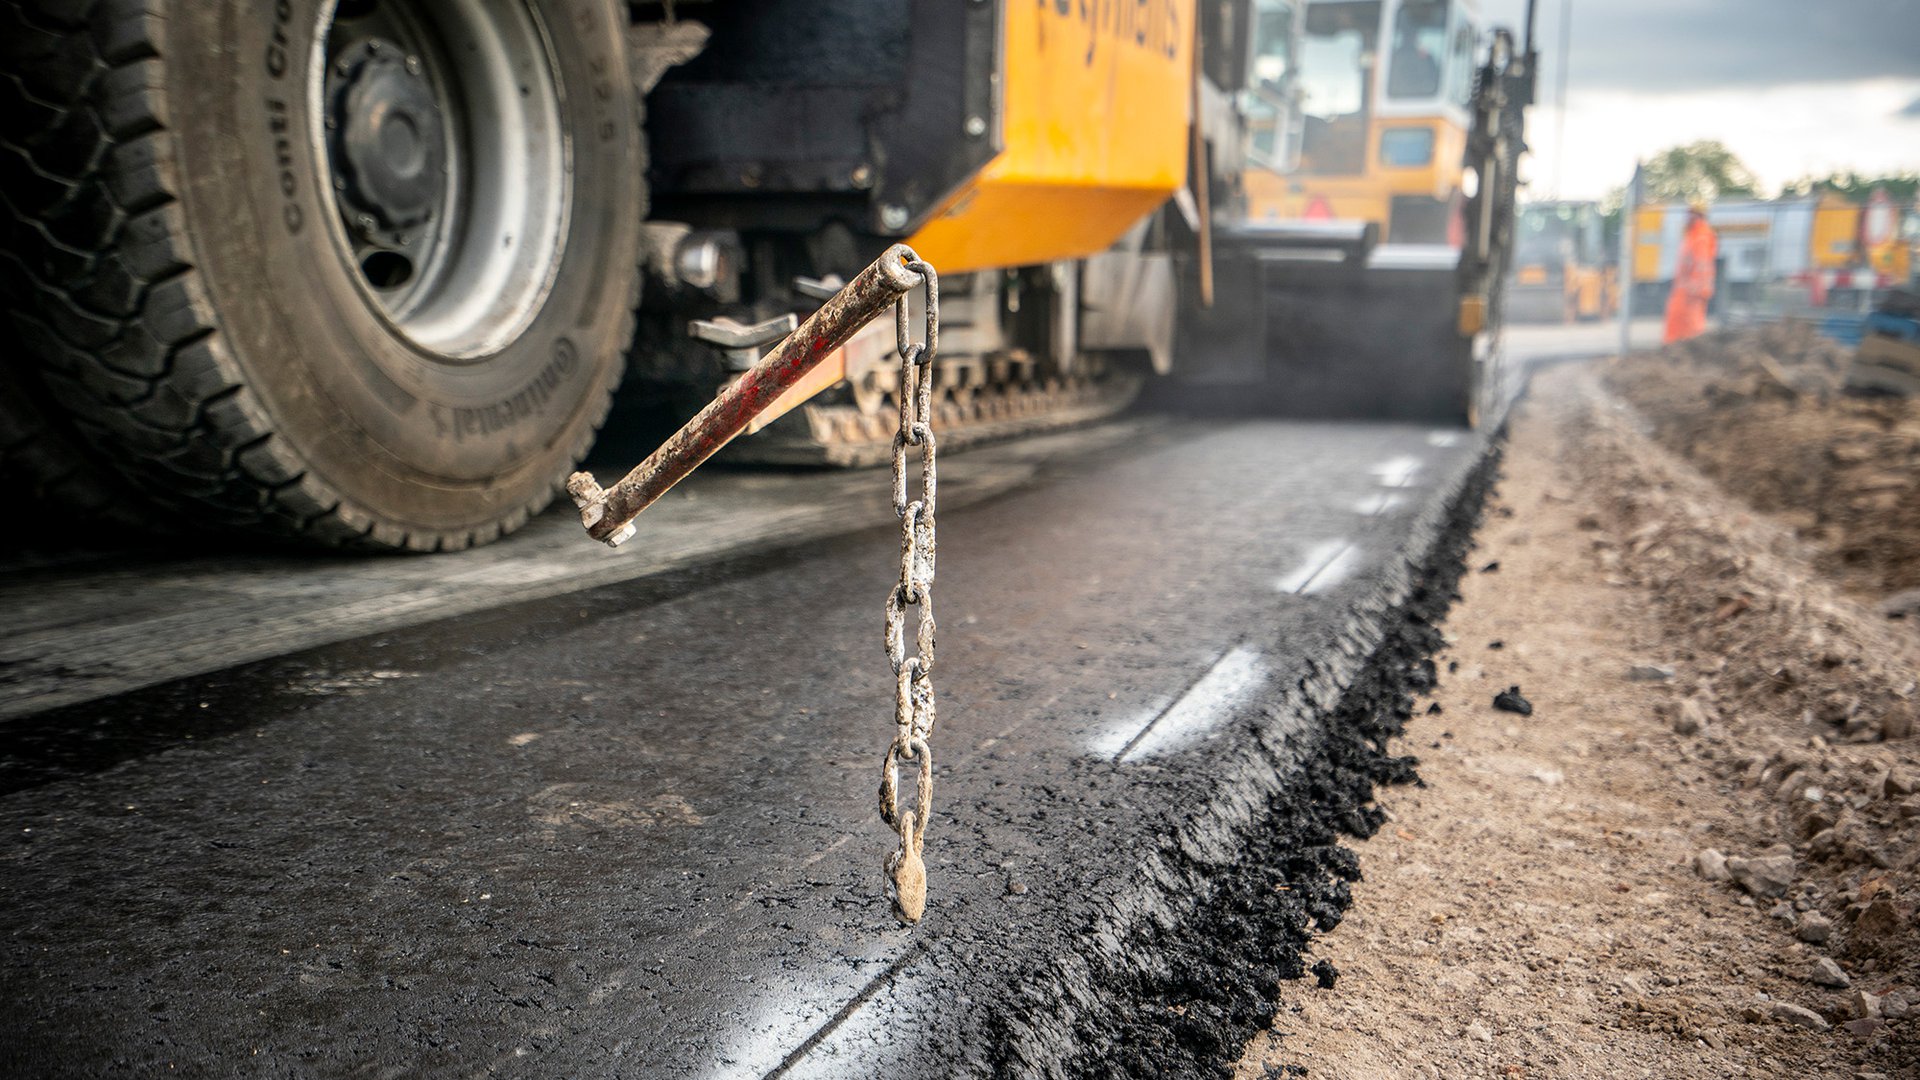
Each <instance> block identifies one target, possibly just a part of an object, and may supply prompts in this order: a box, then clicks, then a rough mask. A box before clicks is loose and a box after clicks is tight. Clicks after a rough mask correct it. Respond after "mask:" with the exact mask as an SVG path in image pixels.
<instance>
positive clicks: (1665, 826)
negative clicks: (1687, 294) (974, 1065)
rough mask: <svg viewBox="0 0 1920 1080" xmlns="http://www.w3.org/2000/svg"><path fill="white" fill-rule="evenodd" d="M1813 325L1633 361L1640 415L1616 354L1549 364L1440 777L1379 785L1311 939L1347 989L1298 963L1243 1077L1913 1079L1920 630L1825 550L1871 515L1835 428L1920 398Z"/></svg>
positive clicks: (1455, 671)
mask: <svg viewBox="0 0 1920 1080" xmlns="http://www.w3.org/2000/svg"><path fill="white" fill-rule="evenodd" d="M1793 340H1794V338H1793V337H1792V336H1791V332H1788V333H1780V332H1775V333H1773V334H1769V335H1748V336H1742V337H1733V338H1720V339H1715V340H1714V341H1708V342H1703V343H1700V344H1698V345H1694V346H1689V347H1687V348H1685V349H1682V350H1677V351H1675V352H1672V353H1667V354H1656V355H1652V356H1646V357H1636V358H1634V359H1632V360H1629V361H1627V362H1625V363H1622V364H1617V365H1612V366H1611V367H1609V368H1608V369H1607V372H1606V373H1607V374H1608V376H1609V381H1611V382H1614V383H1615V384H1616V385H1618V386H1621V387H1623V388H1624V389H1623V390H1622V391H1621V392H1622V393H1624V392H1628V391H1631V393H1632V394H1633V396H1634V397H1635V400H1636V401H1637V402H1639V403H1640V408H1639V409H1638V410H1637V412H1638V415H1636V410H1635V409H1633V408H1628V407H1626V406H1625V405H1624V404H1623V402H1622V401H1621V399H1620V398H1619V397H1618V396H1615V395H1614V394H1612V393H1609V392H1608V391H1607V390H1605V389H1603V388H1602V386H1601V382H1600V380H1599V379H1598V378H1597V377H1596V375H1595V373H1594V372H1592V371H1590V370H1587V369H1573V368H1562V369H1557V370H1554V371H1551V372H1549V373H1546V374H1545V375H1543V376H1542V377H1540V378H1539V379H1537V380H1536V384H1535V386H1534V389H1533V391H1532V393H1531V395H1530V400H1529V401H1527V402H1526V403H1525V404H1524V405H1523V407H1522V408H1521V409H1520V411H1519V414H1518V419H1517V421H1516V425H1515V434H1514V439H1513V445H1512V447H1511V450H1510V452H1509V455H1508V459H1507V460H1508V475H1507V477H1506V478H1505V479H1504V480H1503V481H1502V483H1501V485H1500V488H1499V490H1498V492H1497V494H1496V497H1495V501H1494V503H1493V507H1492V511H1491V515H1490V518H1489V522H1488V525H1487V526H1486V527H1485V528H1484V529H1483V530H1482V532H1481V534H1480V537H1479V540H1480V543H1481V545H1482V546H1481V549H1480V551H1479V552H1478V553H1477V554H1476V555H1475V557H1474V564H1475V567H1476V570H1475V572H1473V573H1471V574H1469V575H1468V576H1467V578H1466V579H1465V580H1464V581H1463V585H1462V594H1463V599H1462V602H1461V603H1460V604H1459V605H1458V606H1457V607H1456V609H1455V610H1454V611H1453V613H1452V614H1451V615H1450V616H1449V619H1448V621H1447V623H1446V625H1445V627H1444V630H1445V633H1446V635H1447V637H1448V639H1449V642H1450V644H1449V646H1448V647H1447V648H1446V649H1445V650H1443V651H1442V652H1441V653H1440V654H1439V655H1438V657H1437V658H1436V659H1437V660H1438V661H1439V664H1440V684H1439V686H1438V688H1437V689H1436V690H1435V691H1434V692H1433V693H1432V694H1431V695H1430V696H1429V699H1428V700H1423V701H1422V702H1420V703H1418V704H1419V705H1420V706H1421V707H1420V708H1417V709H1416V714H1415V715H1416V719H1415V721H1414V722H1413V723H1412V724H1410V725H1409V726H1408V729H1407V736H1408V737H1409V738H1410V739H1413V740H1416V741H1415V742H1414V743H1413V744H1412V746H1410V747H1409V749H1416V751H1417V752H1418V753H1419V754H1420V757H1421V760H1420V762H1419V770H1420V774H1421V776H1422V778H1423V779H1424V780H1425V782H1426V785H1427V786H1424V787H1421V788H1398V789H1382V790H1380V791H1379V792H1378V793H1377V798H1379V799H1380V804H1381V809H1382V810H1384V811H1386V813H1387V814H1388V817H1387V824H1386V827H1385V828H1383V829H1382V830H1381V832H1380V834H1379V835H1378V836H1377V837H1375V838H1374V839H1372V840H1369V841H1367V842H1365V843H1363V844H1361V845H1359V854H1360V867H1361V870H1362V871H1363V872H1364V874H1365V876H1364V878H1362V879H1361V880H1360V881H1358V882H1355V883H1354V884H1353V885H1352V893H1353V898H1354V906H1353V908H1352V909H1351V910H1350V911H1349V912H1348V913H1347V918H1346V921H1345V922H1344V923H1343V925H1342V927H1341V929H1340V930H1338V931H1336V932H1334V933H1332V934H1328V935H1326V936H1325V937H1324V938H1321V939H1318V940H1316V941H1315V943H1314V948H1315V951H1316V953H1318V954H1319V955H1320V956H1321V957H1322V958H1324V959H1326V960H1329V961H1331V962H1332V963H1333V964H1334V965H1335V966H1337V967H1338V969H1339V971H1340V972H1341V973H1342V975H1341V978H1340V980H1339V983H1338V985H1337V986H1336V987H1333V988H1330V989H1320V988H1317V987H1312V986H1309V985H1307V984H1306V982H1305V981H1304V980H1303V981H1301V982H1297V983H1288V984H1285V985H1283V986H1282V988H1281V991H1280V1006H1281V1008H1280V1011H1279V1013H1278V1015H1277V1016H1276V1019H1275V1023H1274V1025H1273V1027H1272V1028H1271V1029H1270V1032H1269V1034H1268V1035H1266V1036H1263V1037H1261V1038H1258V1039H1255V1040H1254V1041H1253V1043H1252V1044H1251V1045H1250V1046H1249V1047H1248V1052H1247V1053H1246V1055H1245V1056H1244V1057H1243V1059H1242V1061H1241V1063H1240V1067H1239V1071H1238V1077H1239V1078H1240V1080H1268V1078H1277V1077H1282V1076H1295V1075H1300V1074H1302V1073H1303V1072H1304V1074H1305V1075H1307V1076H1309V1077H1322V1078H1327V1080H1362V1078H1365V1080H1371V1078H1373V1077H1377V1076H1407V1077H1434V1078H1436V1080H1437V1078H1439V1077H1452V1076H1492V1077H1523V1078H1544V1077H1554V1078H1565V1080H1602V1078H1608V1080H1611V1078H1616V1077H1622V1076H1631V1077H1649V1078H1651V1077H1661V1078H1670V1080H1718V1078H1722V1077H1737V1076H1744V1077H1769V1078H1771V1077H1801V1076H1809V1077H1810V1076H1820V1077H1827V1076H1833V1077H1852V1078H1855V1080H1920V910H1917V908H1920V739H1917V738H1914V737H1912V734H1913V731H1914V728H1915V726H1916V722H1917V721H1920V714H1917V713H1916V711H1915V709H1916V698H1920V688H1917V687H1916V679H1917V678H1920V656H1916V654H1917V653H1920V639H1916V638H1915V636H1914V635H1913V634H1912V633H1911V632H1910V631H1909V630H1908V628H1907V627H1906V626H1905V625H1903V624H1901V623H1898V622H1892V621H1890V620H1888V619H1887V618H1886V617H1885V616H1884V615H1883V614H1881V613H1879V612H1877V611H1875V610H1874V609H1873V608H1872V607H1870V606H1867V605H1863V604H1861V603H1859V602H1858V600H1857V599H1856V598H1855V597H1852V596H1849V595H1847V593H1846V592H1845V591H1843V590H1842V589H1841V588H1839V587H1837V586H1836V584H1835V581H1834V580H1833V579H1832V578H1831V577H1830V576H1829V574H1828V573H1827V572H1826V569H1825V568H1826V566H1827V565H1828V564H1833V565H1837V566H1843V567H1844V568H1845V569H1846V570H1847V571H1848V574H1849V578H1850V580H1851V581H1856V582H1857V581H1867V580H1871V579H1869V578H1868V577H1867V576H1866V575H1865V574H1864V573H1863V572H1862V570H1861V567H1860V564H1859V562H1858V561H1855V562H1853V563H1848V562H1846V561H1844V560H1842V559H1841V558H1840V556H1839V554H1838V552H1839V551H1840V550H1841V549H1840V548H1839V547H1838V546H1835V547H1828V546H1824V545H1822V544H1821V543H1820V541H1821V540H1822V539H1823V538H1828V537H1830V536H1832V537H1838V536H1846V537H1849V538H1851V540H1850V541H1849V542H1854V541H1857V538H1858V537H1859V536H1860V535H1861V534H1862V532H1863V531H1864V530H1865V529H1866V528H1867V527H1868V526H1869V525H1870V524H1872V523H1873V520H1874V515H1873V514H1871V513H1867V512H1865V511H1863V510H1862V509H1861V507H1860V506H1859V505H1858V504H1857V503H1856V502H1855V501H1854V499H1853V495H1858V494H1861V493H1862V492H1861V491H1860V488H1859V487H1858V486H1855V487H1853V488H1852V489H1851V491H1852V495H1849V494H1848V492H1847V491H1846V490H1844V489H1843V490H1841V491H1839V492H1837V493H1836V492H1835V491H1832V490H1828V489H1829V488H1836V487H1843V485H1848V484H1855V485H1857V483H1858V476H1857V474H1856V472H1855V471H1854V469H1853V467H1854V466H1860V465H1863V464H1865V461H1864V460H1856V461H1853V462H1850V463H1849V462H1846V461H1844V460H1838V459H1836V458H1835V457H1834V455H1832V454H1831V453H1830V452H1829V448H1833V447H1846V446H1853V445H1867V439H1866V437H1865V436H1864V435H1863V434H1862V432H1864V431H1867V430H1869V429H1870V430H1871V431H1872V432H1873V433H1876V435H1887V434H1891V433H1896V432H1897V431H1898V430H1899V429H1900V428H1901V426H1902V425H1903V424H1909V425H1910V424H1911V423H1912V420H1911V417H1910V416H1907V417H1906V418H1904V419H1896V420H1893V421H1891V422H1890V423H1887V424H1882V423H1880V422H1879V421H1871V422H1869V421H1868V420H1863V419H1862V418H1863V417H1866V418H1869V419H1870V418H1871V417H1873V416H1875V415H1895V414H1896V413H1897V411H1898V410H1899V409H1901V408H1904V406H1890V405H1888V404H1887V403H1884V402H1880V403H1873V402H1867V403H1861V402H1854V401H1849V400H1845V399H1843V398H1841V397H1840V396H1839V395H1838V394H1837V393H1833V392H1830V391H1829V392H1827V393H1826V394H1825V396H1824V397H1823V396H1822V391H1821V389H1820V387H1821V386H1822V385H1825V386H1827V387H1829V388H1831V387H1833V386H1836V385H1837V383H1838V377H1837V372H1838V365H1837V360H1838V359H1839V358H1838V357H1836V356H1834V355H1832V354H1830V353H1829V354H1827V355H1826V356H1825V358H1822V355H1821V354H1822V351H1823V350H1824V349H1825V347H1824V346H1822V345H1820V344H1819V343H1817V342H1814V341H1812V340H1811V339H1809V338H1801V339H1799V340H1800V341H1801V343H1802V345H1803V346H1805V347H1804V348H1803V349H1802V350H1801V351H1800V352H1799V353H1795V352H1793V351H1792V349H1791V348H1790V346H1791V345H1792V342H1793ZM1823 371H1824V373H1825V374H1821V373H1822V372H1823ZM1816 375H1819V376H1820V378H1821V379H1824V380H1825V382H1824V383H1822V382H1819V381H1816V379H1815V376H1816ZM1766 383H1771V384H1774V385H1775V386H1776V387H1777V389H1771V390H1769V389H1765V388H1763V385H1762V384H1766ZM1710 387H1711V388H1712V389H1709V388H1710ZM1683 395H1690V396H1683ZM1881 410H1885V412H1882V411H1881ZM1642 416H1645V417H1647V418H1648V419H1649V421H1650V422H1649V423H1643V422H1642V419H1641V417H1642ZM1648 428H1652V429H1653V430H1654V431H1655V432H1657V433H1658V436H1659V437H1658V439H1657V440H1656V439H1650V438H1648ZM1871 445H1872V447H1873V448H1874V453H1875V454H1882V453H1883V452H1885V453H1886V454H1899V453H1905V454H1907V455H1911V454H1912V453H1913V440H1912V439H1911V438H1910V437H1909V438H1908V441H1907V442H1906V443H1905V444H1902V445H1901V446H1891V445H1890V444H1887V443H1884V442H1873V443H1872V444H1871ZM1676 451H1677V452H1676ZM1844 456H1845V455H1844V453H1843V454H1842V455H1841V457H1842V458H1844ZM1802 459H1806V460H1811V461H1813V462H1815V463H1816V466H1817V467H1818V468H1820V469H1822V470H1824V471H1823V472H1822V474H1821V475H1823V476H1825V477H1827V478H1828V479H1827V480H1825V481H1824V486H1823V482H1821V481H1819V480H1815V481H1808V479H1807V477H1806V476H1804V475H1802V474H1803V473H1804V472H1807V471H1809V469H1808V468H1802V467H1798V466H1796V465H1795V464H1794V462H1795V461H1797V460H1802ZM1885 460H1893V459H1892V458H1886V459H1885ZM1899 460H1903V461H1908V462H1910V461H1911V460H1912V457H1911V456H1909V457H1906V458H1903V459H1899ZM1878 464H1880V463H1876V467H1877V465H1878ZM1809 468H1810V467H1809ZM1887 468H1889V469H1890V468H1892V466H1887ZM1703 474H1713V475H1712V478H1710V477H1709V475H1703ZM1716 479H1717V480H1718V481H1719V482H1717V483H1716V482H1715V481H1716ZM1738 500H1746V501H1744V502H1743V501H1738ZM1756 505H1762V506H1768V507H1780V508H1782V509H1784V510H1788V511H1794V510H1798V509H1799V508H1800V507H1801V506H1803V505H1805V506H1820V507H1823V508H1825V510H1824V512H1825V513H1826V515H1827V521H1828V522H1829V523H1832V522H1833V521H1834V520H1835V519H1839V520H1841V521H1844V522H1847V523H1849V524H1850V525H1851V529H1850V530H1842V529H1840V528H1833V529H1832V531H1831V532H1830V533H1829V532H1821V531H1819V530H1816V529H1814V528H1812V527H1811V526H1809V525H1807V524H1805V523H1803V522H1796V523H1795V524H1796V525H1797V526H1798V527H1797V528H1796V527H1789V526H1787V525H1783V524H1782V521H1781V520H1780V519H1779V518H1776V517H1775V516H1773V515H1769V514H1761V513H1755V512H1753V510H1752V509H1751V507H1753V506H1756ZM1782 516H1783V517H1790V516H1791V514H1783V515H1782ZM1829 527H1831V526H1829ZM1874 527H1876V528H1877V527H1878V526H1877V525H1876V526H1874ZM1797 533H1798V534H1803V535H1796V534H1797ZM1879 535H1881V536H1884V537H1886V538H1887V541H1888V542H1887V543H1885V544H1882V545H1880V546H1877V547H1875V548H1873V550H1875V551H1881V552H1890V553H1893V554H1892V555H1891V556H1889V557H1886V558H1884V561H1883V562H1882V563H1880V564H1879V565H1881V566H1882V567H1883V568H1884V569H1885V570H1886V571H1892V570H1894V569H1896V568H1902V567H1904V568H1906V570H1907V571H1908V572H1911V569H1912V567H1913V566H1914V565H1915V556H1914V552H1913V551H1912V549H1911V547H1905V550H1904V551H1903V550H1902V549H1903V546H1904V545H1903V544H1902V543H1901V541H1904V542H1905V545H1911V544H1912V543H1914V542H1915V541H1914V538H1913V537H1898V536H1894V535H1892V531H1891V530H1885V529H1883V530H1881V531H1880V533H1879ZM1809 536H1810V537H1811V538H1812V539H1813V540H1814V541H1815V542H1813V543H1809V542H1808V539H1807V538H1808V537H1809ZM1876 587H1877V586H1876ZM1912 621H1916V620H1909V622H1912ZM1515 684H1518V686H1519V687H1520V689H1521V691H1522V693H1524V695H1525V696H1526V698H1527V699H1528V700H1529V701H1530V702H1531V704H1532V709H1531V711H1530V712H1528V713H1526V714H1525V715H1522V714H1520V713H1517V712H1513V711H1502V710H1501V708H1500V707H1499V705H1498V704H1497V703H1496V698H1497V697H1503V696H1505V695H1502V694H1501V693H1500V692H1501V691H1505V690H1507V688H1508V687H1510V686H1514V685H1515ZM1401 745H1403V744H1399V743H1396V744H1395V745H1394V746H1393V747H1392V749H1393V750H1398V749H1399V747H1400V746H1401Z"/></svg>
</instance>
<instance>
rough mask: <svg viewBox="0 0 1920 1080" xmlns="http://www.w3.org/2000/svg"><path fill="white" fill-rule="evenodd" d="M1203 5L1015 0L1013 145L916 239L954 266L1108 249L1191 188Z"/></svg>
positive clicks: (1007, 142)
mask: <svg viewBox="0 0 1920 1080" xmlns="http://www.w3.org/2000/svg"><path fill="white" fill-rule="evenodd" d="M1194 18H1195V13H1194V0H1141V2H1139V3H1125V4H1110V5H1078V4H1076V5H1071V6H1070V7H1069V8H1068V9H1067V10H1066V12H1065V13H1062V10H1061V8H1060V7H1059V6H1058V5H1055V4H1051V3H1042V4H1033V3H1016V4H1008V5H1007V7H1006V13H1005V19H1004V35H1005V36H1004V41H1003V43H1002V47H1003V50H1004V51H1003V60H1004V63H1003V66H1002V69H1001V70H1002V71H1003V73H1004V83H1003V86H1002V95H1003V98H1002V100H1003V102H1004V105H1003V113H1002V118H1001V137H1002V141H1003V143H1004V148H1003V149H1002V150H1001V151H1000V153H999V154H998V155H997V156H996V157H995V158H994V159H993V160H992V161H991V162H989V163H988V164H987V166H986V168H985V169H983V170H982V171H981V172H980V173H979V174H977V175H976V176H975V177H974V178H973V180H972V181H971V182H969V183H968V184H967V185H966V186H965V187H963V188H962V189H961V190H960V191H959V192H958V193H956V194H955V195H954V197H953V198H951V199H950V200H948V201H947V203H946V205H945V206H944V207H943V208H942V209H941V210H940V211H938V212H936V213H935V214H934V215H933V216H932V217H931V218H930V219H929V220H928V221H927V222H926V224H925V225H923V226H922V227H921V228H920V229H919V230H918V231H917V232H915V233H914V235H913V236H912V237H911V238H910V239H909V240H908V243H909V244H911V245H912V246H913V248H914V250H916V251H918V252H920V254H921V255H922V256H924V257H925V258H926V259H928V260H929V261H930V262H932V263H933V264H934V265H935V266H938V267H939V268H940V269H941V271H942V272H945V273H957V272H964V271H969V270H984V269H990V268H994V267H1003V266H1021V265H1031V264H1036V263H1046V262H1053V261H1056V260H1061V259H1076V258H1084V257H1086V256H1089V255H1093V254H1096V253H1098V252H1100V251H1104V250H1106V249H1107V248H1108V247H1110V246H1111V245H1112V244H1113V243H1114V241H1116V240H1118V239H1119V238H1120V237H1121V236H1122V235H1123V234H1124V233H1125V232H1126V231H1127V230H1128V229H1130V228H1132V227H1133V225H1134V224H1136V223H1137V222H1138V221H1139V220H1140V219H1141V218H1142V217H1143V216H1145V215H1146V214H1148V213H1150V212H1152V211H1153V210H1154V209H1156V208H1158V207H1159V206H1160V205H1161V204H1163V203H1165V202H1166V200H1167V199H1168V198H1169V197H1171V196H1172V195H1173V193H1174V192H1175V191H1176V190H1178V189H1179V188H1180V187H1181V186H1182V185H1184V184H1185V183H1186V176H1187V147H1188V142H1189V139H1188V130H1189V129H1188V115H1189V103H1190V99H1191V97H1192V84H1193V79H1194V48H1193V45H1194Z"/></svg>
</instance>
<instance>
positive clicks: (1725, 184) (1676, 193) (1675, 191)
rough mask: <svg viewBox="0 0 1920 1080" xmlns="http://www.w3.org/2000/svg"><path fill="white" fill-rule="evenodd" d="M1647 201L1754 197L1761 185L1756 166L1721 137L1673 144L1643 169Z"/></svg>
mask: <svg viewBox="0 0 1920 1080" xmlns="http://www.w3.org/2000/svg"><path fill="white" fill-rule="evenodd" d="M1641 181H1642V183H1643V184H1644V185H1645V189H1644V190H1643V191H1642V193H1641V196H1640V197H1641V200H1642V201H1643V202H1709V203H1710V202H1713V201H1714V200H1716V199H1740V198H1752V197H1753V196H1754V194H1755V192H1756V189H1757V187H1758V185H1759V181H1758V180H1756V179H1755V178H1754V175H1753V170H1751V169H1749V168H1747V166H1746V163H1745V162H1742V161H1741V160H1740V158H1739V156H1738V155H1736V154H1735V153H1734V152H1733V151H1731V150H1729V149H1727V146H1726V144H1725V143H1723V142H1720V141H1719V140H1717V139H1701V140H1699V141H1698V142H1690V143H1687V144H1686V145H1685V146H1670V147H1668V148H1667V149H1665V150H1662V151H1660V152H1659V153H1658V154H1655V155H1653V158H1652V160H1650V161H1648V162H1647V163H1646V166H1645V168H1644V169H1643V171H1642V172H1641Z"/></svg>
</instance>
